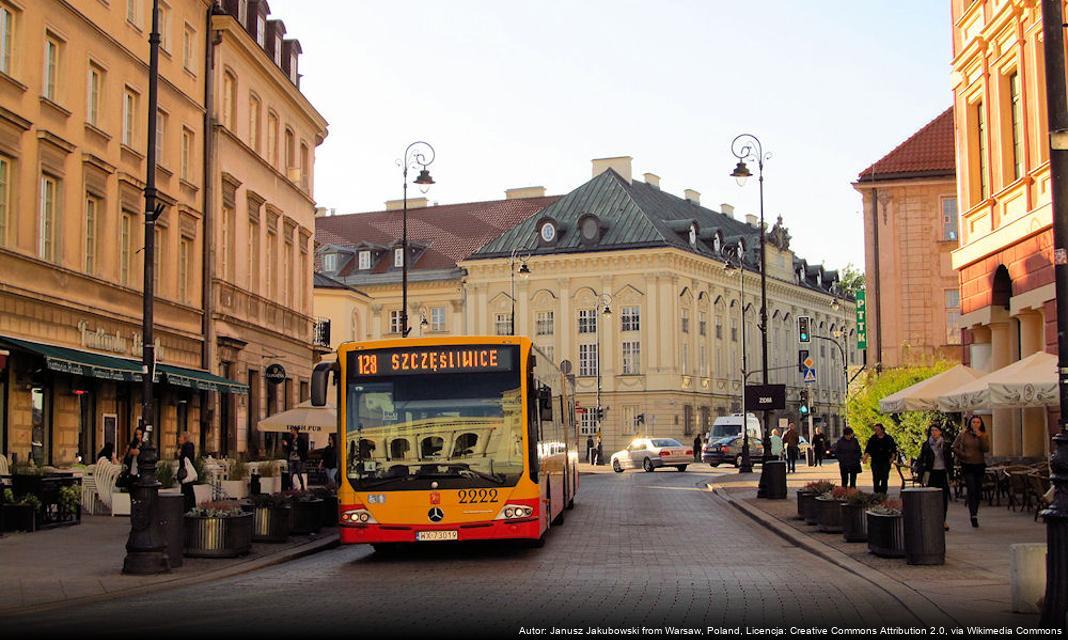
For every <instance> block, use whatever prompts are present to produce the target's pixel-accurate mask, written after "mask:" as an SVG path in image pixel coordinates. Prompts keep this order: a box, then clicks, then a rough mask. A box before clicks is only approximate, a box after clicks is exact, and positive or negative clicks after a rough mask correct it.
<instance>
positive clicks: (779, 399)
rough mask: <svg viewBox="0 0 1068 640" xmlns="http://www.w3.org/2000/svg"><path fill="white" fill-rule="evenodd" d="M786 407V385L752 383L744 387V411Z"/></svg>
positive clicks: (773, 409)
mask: <svg viewBox="0 0 1068 640" xmlns="http://www.w3.org/2000/svg"><path fill="white" fill-rule="evenodd" d="M785 408H786V385H784V384H754V385H747V386H746V387H745V409H746V411H780V410H782V409H785Z"/></svg>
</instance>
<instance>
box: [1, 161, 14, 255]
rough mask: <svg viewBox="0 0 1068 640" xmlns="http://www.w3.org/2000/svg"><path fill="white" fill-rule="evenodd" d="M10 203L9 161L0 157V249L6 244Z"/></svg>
mask: <svg viewBox="0 0 1068 640" xmlns="http://www.w3.org/2000/svg"><path fill="white" fill-rule="evenodd" d="M10 202H11V160H10V159H8V158H5V157H3V156H0V247H2V246H4V245H6V244H7V212H8V210H9V206H8V204H9V203H10Z"/></svg>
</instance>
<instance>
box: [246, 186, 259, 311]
mask: <svg viewBox="0 0 1068 640" xmlns="http://www.w3.org/2000/svg"><path fill="white" fill-rule="evenodd" d="M255 208H256V209H257V210H258V209H259V207H255ZM249 209H253V204H252V203H251V202H250V203H249ZM248 267H249V269H248V273H249V276H248V288H249V290H250V291H252V292H253V293H255V292H257V291H259V289H260V223H259V222H256V220H254V219H253V218H249V221H248Z"/></svg>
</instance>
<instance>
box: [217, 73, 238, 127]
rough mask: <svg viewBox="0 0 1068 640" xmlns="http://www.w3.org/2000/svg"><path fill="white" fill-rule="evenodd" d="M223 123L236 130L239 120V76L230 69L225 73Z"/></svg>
mask: <svg viewBox="0 0 1068 640" xmlns="http://www.w3.org/2000/svg"><path fill="white" fill-rule="evenodd" d="M219 106H220V107H221V109H222V124H223V126H224V127H226V128H227V129H229V130H230V131H234V124H235V123H236V122H237V77H236V76H234V74H232V73H230V72H229V71H227V72H225V73H223V85H222V104H221V105H219Z"/></svg>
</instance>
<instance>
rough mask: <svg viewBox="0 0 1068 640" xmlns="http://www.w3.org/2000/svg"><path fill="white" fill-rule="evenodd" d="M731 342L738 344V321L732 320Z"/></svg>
mask: <svg viewBox="0 0 1068 640" xmlns="http://www.w3.org/2000/svg"><path fill="white" fill-rule="evenodd" d="M731 342H738V321H737V320H736V319H734V318H731Z"/></svg>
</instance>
